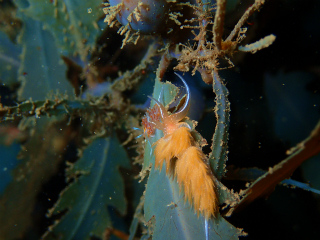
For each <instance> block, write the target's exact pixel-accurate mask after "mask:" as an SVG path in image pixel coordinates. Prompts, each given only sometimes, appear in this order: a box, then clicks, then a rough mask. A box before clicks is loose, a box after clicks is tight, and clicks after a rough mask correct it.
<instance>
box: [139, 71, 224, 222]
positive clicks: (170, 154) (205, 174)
mask: <svg viewBox="0 0 320 240" xmlns="http://www.w3.org/2000/svg"><path fill="white" fill-rule="evenodd" d="M176 75H177V76H178V77H179V78H180V79H181V81H182V82H183V84H184V86H185V88H186V93H187V97H186V100H185V103H184V105H183V107H182V108H181V110H179V111H178V112H176V113H173V114H169V113H168V112H167V110H166V108H165V107H164V106H163V105H162V104H161V103H160V102H159V101H158V100H156V99H154V98H152V97H150V98H152V99H153V100H154V101H155V102H156V104H155V105H154V106H153V108H151V109H149V110H148V111H147V115H146V117H145V118H144V120H143V121H142V124H143V126H144V129H145V133H146V135H147V136H148V137H152V136H154V134H155V130H156V129H159V130H161V131H162V132H163V135H164V136H163V137H162V138H160V139H159V140H158V141H157V142H155V143H154V145H155V146H156V147H155V151H154V154H155V168H159V169H160V171H161V170H162V166H163V163H164V162H165V163H166V173H167V174H168V175H169V176H173V177H176V179H177V182H178V184H179V187H180V191H182V190H184V198H185V200H188V201H189V202H190V203H191V204H193V207H194V210H195V212H196V213H197V214H198V215H199V213H201V214H203V215H204V216H205V218H206V219H209V218H210V217H214V216H215V215H216V213H217V212H218V200H217V193H216V186H215V182H214V178H215V177H214V175H213V174H212V172H211V169H210V167H209V165H208V161H207V157H206V155H205V154H204V153H203V152H202V150H201V148H200V147H199V146H198V145H197V143H196V141H195V140H194V138H193V137H192V135H191V128H190V126H189V125H188V124H187V123H185V122H181V120H183V119H184V118H185V117H186V115H187V113H188V111H189V106H190V105H189V103H190V97H191V96H190V90H189V87H188V85H187V84H186V82H185V81H184V79H183V78H182V77H181V76H180V75H178V74H176Z"/></svg>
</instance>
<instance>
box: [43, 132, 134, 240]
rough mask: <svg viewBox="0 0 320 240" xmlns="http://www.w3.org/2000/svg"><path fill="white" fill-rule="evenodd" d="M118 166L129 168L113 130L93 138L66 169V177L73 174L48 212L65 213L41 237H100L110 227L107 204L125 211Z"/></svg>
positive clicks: (122, 187)
mask: <svg viewBox="0 0 320 240" xmlns="http://www.w3.org/2000/svg"><path fill="white" fill-rule="evenodd" d="M119 167H124V168H129V167H130V164H129V159H128V156H127V154H126V152H125V150H124V149H123V147H122V145H121V144H120V142H119V140H118V139H117V137H116V136H115V134H114V133H113V135H112V136H110V137H106V138H97V139H95V140H94V141H93V142H92V143H91V144H90V145H89V146H88V147H87V148H86V149H85V150H84V152H83V154H82V157H81V159H79V160H78V161H77V162H76V163H75V164H74V165H73V166H71V168H70V169H69V170H68V172H67V174H68V177H76V176H77V175H79V174H80V177H78V178H76V179H75V180H74V182H73V183H71V184H70V185H69V186H68V187H67V188H66V189H65V190H64V191H63V192H62V193H61V197H60V199H59V200H58V202H57V204H56V206H55V207H54V209H53V210H52V212H51V213H50V214H58V213H60V212H61V211H65V210H67V213H66V214H65V215H64V216H63V217H62V218H61V219H60V220H59V221H58V222H57V224H56V225H54V226H53V227H51V229H50V230H49V231H48V232H47V233H46V234H45V236H44V239H53V236H54V235H55V236H60V237H61V239H89V238H90V237H91V236H93V235H95V236H98V237H102V235H103V232H104V230H105V229H106V228H107V227H111V225H112V222H111V217H110V214H109V212H108V209H107V206H112V207H115V208H116V209H117V210H118V211H119V212H120V213H121V214H125V211H126V200H125V196H124V182H123V179H122V177H121V175H120V173H119Z"/></svg>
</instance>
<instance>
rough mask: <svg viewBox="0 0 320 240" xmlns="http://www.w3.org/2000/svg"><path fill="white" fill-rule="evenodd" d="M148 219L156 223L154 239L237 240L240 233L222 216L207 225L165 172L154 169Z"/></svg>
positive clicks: (149, 194)
mask: <svg viewBox="0 0 320 240" xmlns="http://www.w3.org/2000/svg"><path fill="white" fill-rule="evenodd" d="M144 210H145V218H146V220H147V221H148V220H150V219H151V218H154V219H155V226H154V232H153V239H155V240H156V239H215V238H219V239H238V236H240V235H241V230H239V229H237V228H236V227H234V226H232V225H231V224H230V223H228V222H227V221H226V220H225V219H224V218H223V217H222V216H221V215H220V214H218V216H217V217H216V219H213V220H211V219H210V220H209V221H208V235H209V237H208V238H206V227H205V219H204V217H203V216H199V217H198V216H197V214H196V213H194V209H193V208H192V207H191V206H190V204H189V203H188V202H186V203H185V202H184V197H183V193H181V194H180V193H179V186H178V184H177V182H176V181H175V180H171V179H169V178H168V176H167V175H166V174H165V171H161V172H159V171H158V170H154V168H152V170H151V172H150V177H149V180H148V185H147V190H146V199H145V208H144Z"/></svg>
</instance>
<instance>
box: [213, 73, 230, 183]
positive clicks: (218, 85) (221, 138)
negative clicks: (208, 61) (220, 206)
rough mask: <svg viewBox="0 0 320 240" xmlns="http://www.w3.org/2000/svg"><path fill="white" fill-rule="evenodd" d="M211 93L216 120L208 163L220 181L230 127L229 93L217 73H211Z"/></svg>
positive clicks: (226, 155) (225, 160)
mask: <svg viewBox="0 0 320 240" xmlns="http://www.w3.org/2000/svg"><path fill="white" fill-rule="evenodd" d="M212 75H213V84H212V85H213V92H214V93H215V94H216V97H215V103H216V106H215V109H214V110H215V115H216V118H217V122H216V128H215V132H214V135H213V138H212V146H211V149H212V152H211V153H210V155H209V162H210V165H211V167H212V169H213V170H214V173H215V176H216V177H217V178H218V179H221V178H222V177H223V175H224V173H225V167H226V162H227V160H228V140H229V125H230V102H229V100H228V95H229V91H228V89H227V88H226V86H225V84H224V82H223V80H222V79H221V77H220V76H219V74H218V72H216V71H213V73H212Z"/></svg>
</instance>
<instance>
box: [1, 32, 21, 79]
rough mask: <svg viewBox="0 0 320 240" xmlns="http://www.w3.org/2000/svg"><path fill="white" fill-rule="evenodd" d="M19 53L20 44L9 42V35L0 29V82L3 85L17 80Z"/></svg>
mask: <svg viewBox="0 0 320 240" xmlns="http://www.w3.org/2000/svg"><path fill="white" fill-rule="evenodd" d="M20 54H21V46H19V45H17V44H14V43H13V42H11V40H10V39H9V37H8V36H7V35H6V34H5V33H4V32H2V31H0V83H2V84H3V85H11V84H13V83H16V82H18V68H19V67H20V60H19V55H20Z"/></svg>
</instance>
